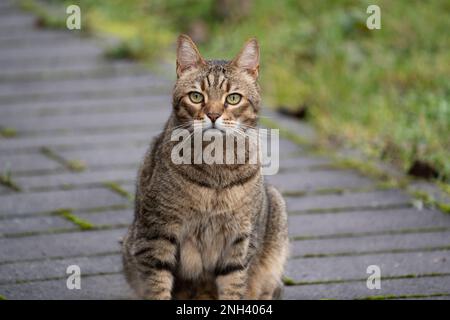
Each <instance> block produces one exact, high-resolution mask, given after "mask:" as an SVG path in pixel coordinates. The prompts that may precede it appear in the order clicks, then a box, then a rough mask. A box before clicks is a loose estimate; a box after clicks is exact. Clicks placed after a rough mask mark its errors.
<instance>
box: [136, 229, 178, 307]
mask: <svg viewBox="0 0 450 320" xmlns="http://www.w3.org/2000/svg"><path fill="white" fill-rule="evenodd" d="M177 246H178V245H177V240H176V238H175V237H174V236H172V235H169V234H164V233H161V232H159V233H158V234H153V235H146V236H141V237H140V238H138V239H137V241H136V242H135V243H134V245H133V248H132V250H131V252H130V253H131V255H132V256H133V260H134V261H135V264H134V265H135V269H136V270H135V271H136V273H137V281H136V282H137V284H136V287H137V288H136V289H137V293H138V295H139V296H140V297H141V298H143V299H150V300H168V299H171V298H172V287H173V283H174V275H173V274H174V272H175V270H176V265H177V258H176V257H177Z"/></svg>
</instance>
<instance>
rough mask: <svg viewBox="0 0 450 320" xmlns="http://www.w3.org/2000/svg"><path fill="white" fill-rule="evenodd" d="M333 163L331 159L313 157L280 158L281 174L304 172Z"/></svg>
mask: <svg viewBox="0 0 450 320" xmlns="http://www.w3.org/2000/svg"><path fill="white" fill-rule="evenodd" d="M329 163H331V161H330V159H326V158H319V157H312V156H306V155H305V156H297V157H292V158H284V157H281V158H280V173H282V172H283V171H284V170H290V171H294V170H302V169H308V168H312V167H314V166H320V165H325V164H329Z"/></svg>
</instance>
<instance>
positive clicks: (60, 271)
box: [0, 254, 122, 286]
mask: <svg viewBox="0 0 450 320" xmlns="http://www.w3.org/2000/svg"><path fill="white" fill-rule="evenodd" d="M71 265H77V266H79V267H80V271H81V275H82V276H83V275H89V274H99V273H113V272H121V271H122V257H121V255H119V254H112V255H106V256H97V257H76V258H66V259H55V260H41V261H33V262H16V263H11V264H3V265H0V286H1V285H2V284H5V283H16V282H18V281H30V280H47V279H51V278H61V279H63V280H65V279H67V273H66V270H67V267H68V266H71ZM88 280H89V279H88V278H87V279H86V281H88Z"/></svg>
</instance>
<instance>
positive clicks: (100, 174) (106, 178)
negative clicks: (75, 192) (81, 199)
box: [14, 162, 137, 191]
mask: <svg viewBox="0 0 450 320" xmlns="http://www.w3.org/2000/svg"><path fill="white" fill-rule="evenodd" d="M136 165H137V162H136ZM136 169H137V168H132V169H111V170H100V171H93V170H86V171H83V172H81V173H79V172H64V173H58V174H48V175H45V176H41V175H39V176H23V177H17V178H15V179H14V182H15V183H16V184H17V185H19V186H20V188H21V189H22V190H23V191H28V190H30V189H39V188H41V189H45V188H64V187H66V188H67V187H70V186H76V185H89V184H103V183H106V182H116V181H123V180H127V181H130V180H134V179H135V178H136V172H137V170H136Z"/></svg>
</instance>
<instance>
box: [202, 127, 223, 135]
mask: <svg viewBox="0 0 450 320" xmlns="http://www.w3.org/2000/svg"><path fill="white" fill-rule="evenodd" d="M205 132H208V133H212V134H214V133H221V134H226V130H225V129H221V128H217V127H210V128H204V129H203V133H205Z"/></svg>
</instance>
